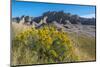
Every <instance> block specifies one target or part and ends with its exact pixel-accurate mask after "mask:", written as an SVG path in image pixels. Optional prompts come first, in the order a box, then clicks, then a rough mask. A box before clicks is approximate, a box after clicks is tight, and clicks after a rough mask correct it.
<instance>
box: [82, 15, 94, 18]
mask: <svg viewBox="0 0 100 67" xmlns="http://www.w3.org/2000/svg"><path fill="white" fill-rule="evenodd" d="M81 17H85V18H95V14H87V15H83V16H81Z"/></svg>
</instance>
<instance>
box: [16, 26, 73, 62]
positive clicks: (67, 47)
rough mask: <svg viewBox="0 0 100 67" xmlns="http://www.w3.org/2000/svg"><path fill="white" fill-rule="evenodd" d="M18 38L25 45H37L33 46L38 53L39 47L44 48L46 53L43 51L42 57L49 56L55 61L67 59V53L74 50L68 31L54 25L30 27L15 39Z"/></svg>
mask: <svg viewBox="0 0 100 67" xmlns="http://www.w3.org/2000/svg"><path fill="white" fill-rule="evenodd" d="M16 40H17V41H20V43H21V42H22V43H23V45H25V44H26V45H29V46H30V44H31V46H32V45H33V46H34V45H35V47H32V48H34V49H35V50H36V52H37V53H38V52H39V53H40V51H39V49H41V50H44V52H43V53H44V54H43V53H41V54H40V55H42V54H43V56H42V57H44V56H45V57H48V59H52V60H53V61H54V62H56V61H57V60H60V61H62V60H65V59H66V57H67V56H66V55H69V54H70V53H71V52H70V51H71V50H72V44H71V41H70V38H69V37H68V35H67V33H66V32H64V31H58V30H57V29H56V28H55V27H52V26H44V27H42V28H39V29H35V28H31V29H28V30H26V31H23V32H21V33H20V34H18V35H17V36H16V37H15V41H16ZM17 44H18V43H17ZM55 45H56V46H55ZM37 49H38V51H37ZM66 53H67V54H66ZM64 58H65V59H64ZM55 59H57V60H55ZM67 59H68V58H67ZM48 62H49V60H48Z"/></svg>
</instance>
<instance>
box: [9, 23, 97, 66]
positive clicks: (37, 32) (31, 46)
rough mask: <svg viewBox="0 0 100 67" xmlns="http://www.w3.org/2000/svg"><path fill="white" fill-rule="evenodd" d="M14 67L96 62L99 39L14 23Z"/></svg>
mask: <svg viewBox="0 0 100 67" xmlns="http://www.w3.org/2000/svg"><path fill="white" fill-rule="evenodd" d="M12 36H13V38H12V52H11V55H12V61H11V62H12V65H23V64H24V65H25V64H44V63H60V62H77V61H92V60H95V50H96V49H95V38H94V37H88V36H87V35H85V34H80V35H78V34H76V33H68V32H62V31H60V32H59V31H57V30H56V29H55V28H52V27H44V28H41V29H34V28H32V26H27V25H23V24H17V23H12Z"/></svg>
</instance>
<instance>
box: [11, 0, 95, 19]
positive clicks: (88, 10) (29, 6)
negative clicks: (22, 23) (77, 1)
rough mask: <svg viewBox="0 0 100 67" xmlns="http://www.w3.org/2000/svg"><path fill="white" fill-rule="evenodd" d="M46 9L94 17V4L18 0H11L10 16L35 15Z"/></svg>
mask: <svg viewBox="0 0 100 67" xmlns="http://www.w3.org/2000/svg"><path fill="white" fill-rule="evenodd" d="M47 11H64V12H65V13H71V14H76V15H79V16H82V17H89V18H91V17H95V6H81V5H70V4H66V5H64V4H48V3H36V2H20V1H15V0H12V17H17V16H22V15H28V16H33V17H37V16H41V15H42V14H43V13H44V12H47Z"/></svg>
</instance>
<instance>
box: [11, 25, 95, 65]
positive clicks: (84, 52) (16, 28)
mask: <svg viewBox="0 0 100 67" xmlns="http://www.w3.org/2000/svg"><path fill="white" fill-rule="evenodd" d="M30 28H31V26H27V25H23V24H17V23H12V39H13V37H14V36H16V35H17V34H18V33H20V32H22V31H24V30H26V29H30ZM68 35H69V37H70V39H71V41H72V42H73V47H74V48H75V49H74V52H75V54H77V56H78V57H79V60H77V61H93V60H96V59H95V55H96V53H95V50H96V49H95V48H96V47H95V46H96V43H95V37H89V36H87V35H86V34H82V33H80V34H77V33H73V32H72V33H69V34H68ZM14 49H16V48H14ZM14 49H13V50H14ZM17 49H18V51H17V52H16V51H15V52H14V53H12V56H14V57H13V60H14V61H13V62H12V64H16V63H17V64H19V63H20V64H22V63H24V64H27V63H30V64H33V63H34V64H38V63H36V62H37V61H36V60H37V56H36V53H35V52H32V51H30V50H29V49H26V50H25V51H23V47H20V48H17ZM13 50H12V51H13ZM18 53H19V55H18ZM20 54H22V56H21V55H20ZM25 54H27V55H28V56H26V55H25ZM33 55H34V56H33ZM18 57H20V58H19V59H18ZM24 57H30V58H28V59H27V58H26V59H25V58H24ZM22 58H23V60H22V61H25V62H19V63H18V62H16V61H19V60H21V59H22ZM31 58H33V59H34V60H33V59H31Z"/></svg>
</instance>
